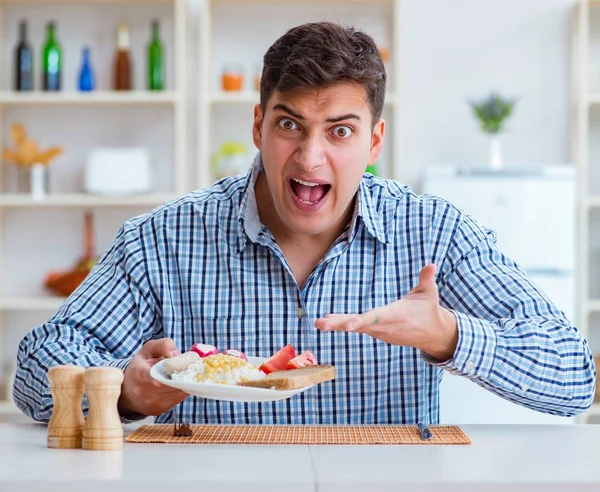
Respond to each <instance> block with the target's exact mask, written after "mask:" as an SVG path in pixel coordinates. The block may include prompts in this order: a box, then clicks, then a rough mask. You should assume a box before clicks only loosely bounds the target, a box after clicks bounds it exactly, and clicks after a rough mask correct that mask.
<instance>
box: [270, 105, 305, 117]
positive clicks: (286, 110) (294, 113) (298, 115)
mask: <svg viewBox="0 0 600 492" xmlns="http://www.w3.org/2000/svg"><path fill="white" fill-rule="evenodd" d="M276 109H280V110H281V111H285V112H286V113H288V114H289V115H291V116H293V117H294V118H297V119H299V120H304V119H305V118H304V116H302V115H301V114H300V113H296V111H293V110H292V109H290V108H288V107H287V106H286V105H285V104H276V105H275V106H273V111H275V110H276Z"/></svg>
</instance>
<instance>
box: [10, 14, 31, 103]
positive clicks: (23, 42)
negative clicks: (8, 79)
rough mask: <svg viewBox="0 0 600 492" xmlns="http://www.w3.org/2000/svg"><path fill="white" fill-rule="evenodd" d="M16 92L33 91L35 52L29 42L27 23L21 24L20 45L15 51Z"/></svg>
mask: <svg viewBox="0 0 600 492" xmlns="http://www.w3.org/2000/svg"><path fill="white" fill-rule="evenodd" d="M14 89H15V90H16V91H31V90H33V51H32V49H31V45H30V44H29V42H28V41H27V22H25V21H21V23H20V24H19V44H18V45H17V47H16V49H15V85H14Z"/></svg>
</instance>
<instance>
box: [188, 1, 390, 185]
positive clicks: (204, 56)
mask: <svg viewBox="0 0 600 492" xmlns="http://www.w3.org/2000/svg"><path fill="white" fill-rule="evenodd" d="M399 4H400V0H379V1H375V2H364V1H362V0H313V1H308V2H306V1H302V0H206V1H205V2H203V4H202V6H201V11H200V26H199V33H200V36H199V40H198V41H199V53H200V57H199V60H200V63H201V65H200V67H199V78H198V86H197V88H198V98H199V101H198V118H197V121H198V161H197V164H196V173H195V174H196V179H197V186H196V187H197V188H203V187H206V186H210V185H211V184H212V183H213V182H214V179H215V178H214V176H213V174H212V171H211V166H210V162H211V155H212V154H213V153H214V152H215V151H216V150H217V148H218V147H219V146H220V144H221V142H222V141H224V140H232V139H234V140H236V139H237V140H241V141H240V143H244V144H245V145H246V146H247V148H248V150H249V151H248V161H249V162H250V161H251V159H252V156H253V155H254V153H255V151H256V149H255V148H254V145H253V144H252V140H251V125H252V113H253V105H255V104H257V103H258V102H259V94H258V92H257V91H255V90H250V89H249V88H248V87H246V89H245V90H244V91H241V92H222V91H220V87H219V84H218V77H219V76H220V73H221V70H222V67H223V66H225V65H228V64H233V65H240V66H243V67H245V69H244V73H245V80H246V86H248V85H249V83H253V80H254V78H253V77H254V75H255V74H256V72H257V71H258V70H259V69H260V67H259V65H260V62H262V56H263V55H264V52H265V51H266V49H267V48H268V47H269V46H270V45H271V44H272V43H273V42H274V41H275V39H276V38H277V37H279V36H281V35H282V34H284V32H285V31H287V30H288V29H289V28H291V27H293V26H294V25H298V24H302V23H304V22H310V21H317V20H332V21H340V22H342V23H344V21H348V20H349V19H350V16H353V17H352V19H353V21H354V22H346V23H351V24H353V25H357V27H361V28H364V29H365V30H366V31H367V32H368V33H369V34H372V35H373V37H374V38H375V40H376V41H377V42H378V43H380V44H383V45H384V46H386V47H387V48H388V49H389V52H390V62H389V64H388V95H387V96H386V103H385V108H384V118H385V119H386V123H387V127H386V137H385V138H386V145H385V148H386V152H387V154H386V155H385V156H382V159H383V160H385V162H382V166H381V169H382V174H383V175H384V176H385V177H389V178H395V179H399V178H400V175H401V171H400V170H401V169H402V163H401V162H400V145H401V142H400V126H399V122H400V108H399V104H398V103H399V94H400V83H399V81H400V37H399V35H398V33H399V31H400V9H399ZM269 17H272V18H273V17H277V18H278V19H279V21H278V22H277V23H273V24H276V25H267V24H268V23H265V22H264V19H266V18H269ZM255 19H256V22H254V20H255ZM357 19H361V20H364V22H365V25H361V24H359V23H357ZM369 22H371V24H369ZM374 31H375V32H374ZM378 34H379V35H385V37H380V38H379V39H378V36H377V35H378ZM229 42H231V43H233V42H235V43H236V46H239V47H241V49H236V50H233V49H228V48H230V45H226V44H227V43H229ZM250 60H255V62H254V63H253V65H252V66H250V63H251V62H250ZM217 112H218V113H219V114H225V115H226V116H224V118H225V117H226V118H228V121H232V120H233V121H237V122H239V123H238V124H237V125H236V126H235V128H232V129H229V128H227V127H226V125H224V124H219V120H218V117H217ZM232 135H233V137H232ZM239 135H243V137H241V138H240V137H239Z"/></svg>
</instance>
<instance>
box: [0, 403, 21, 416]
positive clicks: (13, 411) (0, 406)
mask: <svg viewBox="0 0 600 492" xmlns="http://www.w3.org/2000/svg"><path fill="white" fill-rule="evenodd" d="M19 413H21V412H20V410H19V409H18V408H17V406H16V405H15V404H14V403H13V402H12V401H6V400H0V415H18V414H19Z"/></svg>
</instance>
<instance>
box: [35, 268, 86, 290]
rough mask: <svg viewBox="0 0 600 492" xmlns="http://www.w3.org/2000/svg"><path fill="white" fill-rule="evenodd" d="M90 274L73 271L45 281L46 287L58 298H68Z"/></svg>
mask: <svg viewBox="0 0 600 492" xmlns="http://www.w3.org/2000/svg"><path fill="white" fill-rule="evenodd" d="M89 273H90V272H86V271H78V270H74V271H71V272H65V273H63V274H62V275H57V276H53V277H52V278H50V279H48V280H47V281H46V287H47V288H48V289H50V290H51V291H52V292H54V293H55V294H58V295H60V296H65V297H66V296H70V295H71V294H72V293H73V292H74V291H75V289H76V288H77V287H79V285H80V284H81V282H83V281H84V280H85V278H86V277H87V276H88V275H89Z"/></svg>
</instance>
